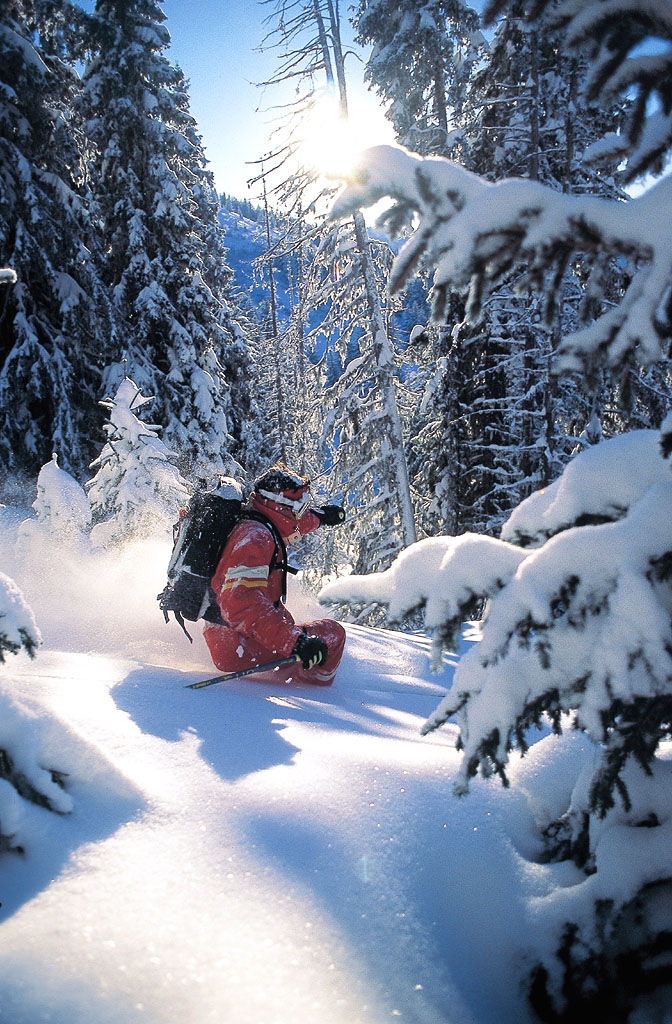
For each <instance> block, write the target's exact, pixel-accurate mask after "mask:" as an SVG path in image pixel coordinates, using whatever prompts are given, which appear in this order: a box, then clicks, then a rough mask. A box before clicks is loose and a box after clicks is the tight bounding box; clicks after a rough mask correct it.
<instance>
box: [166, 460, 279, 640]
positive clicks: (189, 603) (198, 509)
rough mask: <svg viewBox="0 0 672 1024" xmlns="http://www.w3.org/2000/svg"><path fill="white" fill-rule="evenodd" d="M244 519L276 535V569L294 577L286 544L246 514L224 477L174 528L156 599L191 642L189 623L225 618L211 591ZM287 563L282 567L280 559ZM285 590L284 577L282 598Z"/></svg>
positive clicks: (252, 514) (256, 514)
mask: <svg viewBox="0 0 672 1024" xmlns="http://www.w3.org/2000/svg"><path fill="white" fill-rule="evenodd" d="M241 519H254V520H256V521H258V522H262V523H263V524H264V525H265V526H267V527H268V529H269V530H270V531H271V533H272V534H273V539H274V541H275V551H274V554H273V561H272V563H271V568H272V569H280V568H281V569H283V570H284V571H285V572H287V571H289V572H294V571H296V570H293V569H291V568H290V567H289V566H288V565H287V560H286V552H285V545H284V543H283V541H282V538H281V537H280V535H279V533H278V532H277V530H276V528H275V527H274V526H273V524H272V522H271V521H270V519H268V518H267V517H266V516H264V515H262V514H261V513H259V512H252V511H250V510H249V509H243V492H242V489H241V487H240V485H239V484H238V483H237V482H236V481H235V480H233V479H232V478H231V477H221V478H220V481H219V485H218V486H217V487H216V488H215V489H214V490H212V491H199V492H197V493H196V494H195V495H194V497H193V498H192V499H191V501H190V502H189V504H188V506H187V508H186V511H185V512H184V514H183V515H182V516H181V518H180V520H179V522H177V523H176V524H175V526H174V527H173V551H172V554H171V556H170V561H169V563H168V573H167V575H168V583H167V585H166V587H165V588H164V589H163V591H162V592H161V593H160V594H159V595H158V596H157V601H158V602H159V607H160V609H161V611H162V612H163V616H164V618H165V620H166V622H168V621H169V612H172V613H173V615H174V616H175V619H176V620H177V622H179V624H180V626H181V627H182V629H183V630H184V633H185V635H186V636H187V637H188V638H189V640H190V641H191V639H192V638H191V637H190V636H189V633H188V632H187V628H186V626H185V625H184V620H185V619H188V620H189V621H190V622H197V621H198V620H199V619H205V620H206V621H207V622H217V623H221V622H222V621H223V620H222V617H221V614H220V611H219V606H218V604H217V601H216V599H215V594H214V592H213V590H212V587H211V586H210V582H211V580H212V577H213V576H214V574H215V570H216V569H217V566H218V564H219V560H220V558H221V557H222V552H223V551H224V547H225V545H226V542H227V540H228V539H229V536H230V534H231V531H232V530H233V528H234V526H235V525H236V523H239V522H240V521H241ZM280 553H282V559H281V561H279V562H278V555H279V554H280ZM284 591H285V585H284V578H283V597H284Z"/></svg>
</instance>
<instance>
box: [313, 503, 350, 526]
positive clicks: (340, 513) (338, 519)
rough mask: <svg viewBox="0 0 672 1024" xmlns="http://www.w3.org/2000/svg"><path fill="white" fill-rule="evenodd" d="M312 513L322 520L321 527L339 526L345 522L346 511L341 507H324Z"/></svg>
mask: <svg viewBox="0 0 672 1024" xmlns="http://www.w3.org/2000/svg"><path fill="white" fill-rule="evenodd" d="M312 511H313V512H314V513H315V515H316V516H317V517H318V518H319V519H320V526H338V525H339V524H340V523H343V522H345V509H344V508H341V506H340V505H322V507H321V508H314V509H313V510H312Z"/></svg>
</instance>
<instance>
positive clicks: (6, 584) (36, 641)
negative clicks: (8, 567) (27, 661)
mask: <svg viewBox="0 0 672 1024" xmlns="http://www.w3.org/2000/svg"><path fill="white" fill-rule="evenodd" d="M41 643H42V638H41V636H40V631H39V629H38V628H37V623H36V622H35V616H34V615H33V613H32V611H31V609H30V607H29V606H28V604H27V603H26V600H25V598H24V596H23V594H22V593H21V591H20V590H19V588H18V587H17V585H16V583H15V582H14V580H11V579H10V578H9V576H5V575H4V573H1V572H0V662H3V661H4V660H5V653H6V652H9V653H10V654H18V652H19V651H20V650H21V649H23V650H24V651H25V652H26V653H27V654H28V655H29V656H30V657H31V658H32V657H34V655H35V651H36V650H37V648H38V647H39V645H40V644H41Z"/></svg>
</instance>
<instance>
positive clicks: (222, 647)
mask: <svg viewBox="0 0 672 1024" xmlns="http://www.w3.org/2000/svg"><path fill="white" fill-rule="evenodd" d="M252 508H253V510H256V511H261V512H263V514H264V515H265V516H267V518H268V519H270V520H271V521H272V522H273V524H274V526H275V527H276V529H277V530H278V533H279V534H280V538H281V539H280V541H279V542H278V540H277V538H276V537H275V536H274V534H273V533H272V531H271V529H270V528H269V526H267V525H266V524H265V523H263V522H257V521H255V520H253V519H244V520H242V521H241V522H240V523H238V524H237V525H236V526H235V527H234V529H233V530H232V532H231V536H230V537H229V539H228V541H227V543H226V547H225V548H224V552H223V554H222V557H221V559H220V561H219V565H218V566H217V570H216V572H215V575H214V576H213V579H212V589H213V590H214V592H215V597H216V599H217V603H218V605H219V609H220V611H221V613H222V618H223V620H224V625H219V624H214V623H206V625H205V628H204V630H203V636H204V638H205V642H206V643H207V645H208V649H209V651H210V654H211V657H212V660H213V662H214V664H215V665H216V667H217V668H218V669H219V670H220V672H236V671H239V670H241V669H246V668H251V667H253V666H254V665H263V664H264V663H266V662H270V661H275V660H277V659H278V658H284V657H287V656H289V655H290V654H291V653H292V651H293V649H294V645H295V644H296V641H297V640H298V638H299V637H300V636H301V634H302V633H304V632H305V633H309V634H312V635H314V636H318V637H320V639H322V640H323V641H324V642H325V643H326V645H327V647H328V649H329V654H328V656H327V659H326V661H325V662H323V663H322V664H320V665H316V666H315V667H314V668H312V669H304V668H303V666H302V665H301V663H300V662H297V663H296V664H292V665H287V666H283V667H282V668H279V669H277V670H275V671H274V672H272V674H271V675H270V676H269V675H264V674H263V673H259V675H258V676H255V677H254V678H256V679H262V680H266V679H268V678H272V679H273V681H277V680H283V681H286V682H289V681H290V680H291V681H292V682H297V683H309V684H313V685H318V686H330V685H331V683H332V682H333V679H334V676H335V675H336V670H337V668H338V665H339V663H340V660H341V656H342V654H343V648H344V646H345V630H344V629H343V627H342V626H341V624H340V622H336V621H334V620H333V619H319V620H317V621H315V622H307V623H303V624H302V625H297V624H296V622H295V621H294V619H293V617H292V615H291V614H290V612H289V611H288V610H287V608H285V606H284V604H283V596H284V595H283V589H284V575H285V571H284V569H283V563H284V562H285V561H286V557H287V556H286V549H285V543H284V542H285V540H286V538H287V537H289V536H292V534H293V533H294V532H295V531H298V532H299V533H301V534H306V533H310V532H311V531H312V530H315V529H317V527H318V526H320V525H321V521H320V519H319V518H318V516H316V515H315V513H313V512H311V511H310V510H308V511H307V512H304V513H303V515H302V516H301V517H300V519H299V520H298V521H297V520H295V519H294V520H290V519H288V518H287V517H286V516H284V515H279V514H277V513H276V512H274V511H273V510H272V509H270V508H269V507H268V503H267V502H263V501H259V500H258V499H257V498H256V496H255V497H254V498H253V500H252Z"/></svg>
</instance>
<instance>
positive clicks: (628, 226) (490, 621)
mask: <svg viewBox="0 0 672 1024" xmlns="http://www.w3.org/2000/svg"><path fill="white" fill-rule="evenodd" d="M552 18H553V25H554V26H556V27H557V25H558V23H562V24H566V25H567V36H566V38H567V40H568V41H569V43H570V44H571V45H575V44H577V43H580V42H582V41H586V40H588V41H589V42H591V41H592V46H593V48H592V50H591V51H590V53H589V56H590V58H591V60H590V61H589V63H588V67H589V77H588V80H587V86H586V88H587V90H588V95H589V97H592V98H593V99H596V98H603V97H605V94H606V97H605V98H604V103H605V104H606V106H608V105H609V104H610V103H611V102H612V101H613V97H614V96H615V95H619V94H620V90H622V89H627V90H628V91H629V93H630V95H632V96H634V106H633V109H634V111H635V112H636V116H633V118H632V119H631V120H630V121H626V123H625V125H624V132H623V134H621V135H620V136H619V137H618V139H613V140H612V141H611V142H609V141H607V142H606V143H605V147H606V149H608V150H609V152H613V150H614V146H617V148H618V152H619V155H620V156H621V157H622V156H623V155H624V152H625V147H626V145H627V146H628V147H629V148H628V153H629V161H628V166H629V173H630V174H631V175H632V176H636V175H637V174H640V173H642V172H643V171H644V170H651V171H653V172H656V171H658V170H659V169H660V162H661V154H662V153H663V152H666V153H669V151H670V146H671V144H672V120H671V119H670V117H669V115H667V114H666V113H665V112H666V111H668V110H669V109H670V103H669V100H670V94H669V82H670V81H671V80H672V78H671V76H670V67H671V66H672V6H671V5H670V3H669V2H668V0H665V2H664V3H656V4H655V5H647V4H639V3H637V2H633V3H632V5H628V4H627V3H626V4H624V3H618V4H616V3H614V4H612V3H610V2H608V0H607V2H604V3H602V2H595V0H583V2H578V3H575V2H571V3H566V4H560V5H559V6H558V7H557V8H555V7H553V11H552ZM655 33H657V34H658V35H659V37H660V42H661V43H662V45H661V46H659V47H658V48H654V49H655V53H653V54H652V55H649V54H648V53H641V52H639V50H638V44H639V43H641V42H642V41H643V39H644V38H645V37H646V36H647V35H651V34H655ZM652 68H655V75H654V74H652ZM605 147H603V148H602V149H601V150H600V148H599V147H598V148H597V149H596V150H595V154H596V155H600V152H602V153H603V152H604V151H605ZM385 195H387V196H391V197H392V199H393V205H394V209H393V210H392V212H391V214H390V217H389V218H388V222H391V223H399V222H400V221H401V220H402V219H403V218H404V217H408V216H409V215H410V214H411V212H413V213H414V214H415V215H416V216H417V222H416V223H417V229H416V231H415V232H414V234H413V235H412V237H411V238H410V239H409V240H408V241H407V242H406V243H405V245H404V246H403V247H402V249H401V251H400V253H399V255H398V257H397V260H396V265H395V268H394V270H393V274H392V284H393V286H399V285H400V284H401V283H402V282H403V280H404V279H405V278H406V277H407V276H408V274H409V273H411V272H412V271H413V269H414V267H415V266H417V265H418V263H419V262H420V261H423V260H425V261H427V262H428V263H429V265H430V266H432V267H433V268H434V289H433V304H434V311H435V316H436V318H437V319H438V321H439V322H440V323H443V322H444V320H445V316H446V312H447V303H448V302H449V298H450V296H451V295H452V294H453V293H454V291H455V290H459V289H465V290H467V289H468V299H467V305H466V311H465V312H466V318H467V319H470V320H471V321H474V320H476V319H477V318H478V317H479V315H480V312H481V310H482V308H483V304H484V302H486V301H487V299H488V296H489V295H491V294H492V292H493V290H494V289H496V288H497V287H498V286H499V285H500V284H501V282H502V280H504V279H505V278H506V277H507V275H508V274H509V273H510V271H511V268H512V266H514V265H515V264H516V263H517V262H520V263H521V264H524V265H525V270H526V277H527V284H528V285H529V286H530V287H533V288H537V289H539V290H543V291H544V292H545V298H546V302H547V304H548V307H549V309H548V315H549V317H552V316H553V310H554V303H555V302H556V300H557V298H558V292H559V290H560V289H561V284H562V277H563V274H562V271H564V268H565V267H566V266H567V265H568V263H569V261H570V260H571V259H572V258H574V257H575V256H576V254H577V253H588V254H594V255H595V256H596V257H599V256H601V255H605V256H608V257H611V258H613V257H616V258H619V257H622V258H623V259H627V260H629V261H630V265H631V267H632V268H633V275H632V278H631V279H630V281H629V283H628V284H627V287H626V288H625V291H624V294H623V296H622V299H621V301H620V302H619V303H617V304H615V303H613V302H610V303H604V304H601V303H599V302H596V303H595V304H594V305H591V306H590V308H589V309H586V321H585V323H584V324H582V325H578V326H577V329H575V330H573V331H572V332H571V333H569V334H566V335H565V336H564V337H563V338H562V340H561V341H560V343H559V345H558V348H557V350H556V352H555V355H554V360H555V369H556V371H557V372H560V373H561V372H568V371H573V372H582V373H584V374H585V376H586V377H587V379H589V380H590V381H594V380H595V379H596V378H597V377H598V376H599V375H600V374H602V373H603V372H604V371H605V370H610V371H612V372H613V373H614V374H615V376H616V377H617V378H618V379H620V380H623V377H624V375H625V374H627V373H628V372H630V370H631V369H632V368H633V367H635V366H636V365H640V366H641V367H643V368H648V367H651V366H654V365H655V364H657V363H658V364H662V365H663V366H665V367H667V366H668V365H669V364H668V360H669V339H670V336H671V335H672V314H671V310H670V302H669V296H670V289H671V287H672V258H671V256H670V245H669V239H668V235H669V232H668V231H667V226H666V225H667V215H669V214H670V213H671V212H672V187H671V186H670V179H669V178H666V177H663V178H661V179H660V180H658V181H657V182H656V183H655V184H653V185H652V186H651V187H650V188H649V189H648V190H647V191H645V192H644V193H643V194H641V195H639V196H638V197H637V198H636V199H632V200H630V201H629V202H622V201H616V200H608V199H604V198H600V197H596V196H593V195H591V194H589V193H586V194H583V195H569V194H566V193H562V192H558V191H557V190H555V189H553V188H549V187H544V186H543V185H541V184H540V183H539V182H536V181H530V180H521V179H512V178H510V179H507V180H504V181H501V182H496V183H490V182H488V181H487V180H485V179H484V178H482V177H479V176H478V175H476V174H474V173H470V172H469V171H467V170H465V169H464V168H462V167H460V166H458V165H457V164H454V163H451V162H450V161H445V160H432V161H429V160H422V159H420V158H419V157H415V156H413V155H411V154H409V153H407V152H405V151H403V150H395V149H393V148H390V147H382V148H380V149H378V150H372V151H369V153H368V155H366V156H365V159H364V160H363V162H362V165H361V166H360V168H359V169H358V171H357V175H356V178H354V179H353V181H352V182H351V183H349V184H348V186H347V187H346V189H345V190H344V193H343V194H342V195H341V197H340V199H339V200H338V201H337V203H336V207H335V213H336V214H337V215H338V214H343V215H346V214H348V213H349V212H350V210H351V209H352V207H353V206H355V205H361V204H363V203H364V204H367V203H372V202H375V201H376V200H378V199H380V198H381V197H382V196H385ZM597 294H598V293H597V292H596V295H597ZM671 455H672V415H668V416H667V418H666V419H665V421H664V423H663V424H662V427H661V429H660V431H657V430H651V431H637V432H631V433H629V434H625V435H623V436H622V437H615V438H612V439H611V440H609V441H605V442H603V443H601V444H597V445H595V446H594V447H592V448H590V449H589V450H587V451H586V452H584V453H582V454H580V455H578V456H577V457H576V458H575V459H574V461H572V462H570V464H569V465H568V467H567V469H566V470H565V471H564V473H563V475H562V476H561V477H560V478H559V479H558V480H557V481H556V482H555V483H554V484H553V485H552V486H551V487H547V488H545V489H542V490H540V491H538V492H537V493H536V494H534V495H532V496H530V497H529V498H528V499H527V501H525V502H523V503H522V504H521V505H520V506H519V507H518V509H517V510H516V511H515V512H514V513H513V514H512V516H511V517H510V519H509V521H508V523H507V524H506V526H505V528H504V530H503V532H502V537H501V539H495V538H492V537H483V536H475V535H471V534H467V535H465V536H462V537H457V538H455V537H437V538H432V539H428V540H425V541H421V542H420V543H419V544H418V545H416V546H411V547H410V548H408V549H407V550H406V551H405V552H404V553H403V554H402V555H401V556H400V557H399V559H398V560H397V562H396V563H395V564H394V565H393V566H392V567H391V569H390V570H389V571H388V573H382V574H378V576H370V577H349V578H347V579H344V580H342V581H338V582H337V583H335V584H332V585H331V586H330V587H329V588H327V590H325V593H324V598H325V599H327V600H339V601H340V600H349V601H355V602H361V601H364V600H368V601H373V602H377V603H380V602H383V603H387V604H388V605H389V607H390V611H391V613H392V615H393V616H395V617H399V616H400V615H402V614H405V613H407V612H408V611H409V610H410V609H412V608H422V609H424V615H425V621H426V624H427V626H428V628H430V629H431V630H432V632H433V633H434V635H435V637H436V645H437V656H438V654H439V652H440V651H441V650H442V649H443V648H444V647H445V646H452V645H453V644H454V638H455V635H456V631H457V630H459V627H460V624H461V623H462V622H463V621H464V619H465V617H466V618H468V617H473V616H478V617H480V618H481V624H480V628H481V640H480V643H478V644H476V645H475V646H474V648H473V650H472V651H471V652H470V653H469V654H468V655H467V656H465V657H464V658H463V659H462V661H461V663H460V666H459V668H458V670H457V672H456V676H455V685H454V687H453V689H452V690H451V692H450V693H449V694H448V695H447V697H446V698H445V701H444V702H443V703H442V705H441V706H440V707H439V708H438V709H437V711H436V713H435V715H433V716H432V718H431V719H430V720H429V721H428V723H427V726H426V729H427V730H430V729H433V728H436V727H437V726H439V725H440V724H441V723H442V722H443V721H445V720H446V719H447V718H448V717H450V716H457V720H458V724H459V726H460V737H461V739H460V742H461V746H462V749H463V750H464V761H463V766H462V771H461V773H460V775H459V777H458V783H457V787H458V791H460V792H464V791H465V790H466V788H467V786H468V783H469V779H470V778H471V777H472V776H473V775H474V774H475V773H476V772H477V771H478V770H479V769H480V770H482V771H483V772H484V773H486V774H490V773H493V772H496V773H498V774H499V775H500V776H501V777H502V778H503V779H505V778H506V771H507V763H508V761H509V758H510V754H511V752H512V751H513V750H518V751H522V752H524V751H525V749H526V744H527V743H528V741H529V732H528V730H529V727H530V726H532V725H534V724H542V723H550V724H551V725H552V727H553V728H554V729H556V730H558V729H561V728H569V727H572V726H574V727H575V728H577V729H579V730H581V731H583V733H584V734H585V735H586V736H587V737H590V739H591V740H592V741H593V744H594V746H593V757H592V758H591V759H589V760H588V763H587V764H584V763H582V764H581V765H578V764H577V766H576V767H577V771H579V770H580V769H581V774H580V775H579V777H578V778H577V779H576V785H575V787H574V790H573V793H572V794H571V798H570V800H569V802H568V805H567V806H566V807H564V808H562V809H560V813H557V811H556V814H555V816H554V817H553V818H552V819H548V818H547V819H545V820H539V821H538V822H537V824H538V828H539V844H538V857H539V859H540V860H549V859H550V860H558V861H561V860H569V861H573V863H574V864H575V865H576V866H577V867H579V868H580V869H581V872H582V873H581V875H579V877H578V881H577V882H576V884H575V885H574V886H567V887H565V888H564V889H563V893H562V899H561V900H556V901H550V905H549V907H548V908H547V909H548V912H549V913H551V914H552V915H553V918H552V919H553V920H554V922H555V926H556V933H557V947H556V950H555V956H554V955H553V951H552V950H547V951H545V952H543V953H542V954H541V957H542V958H541V960H539V959H538V958H539V956H540V953H539V952H537V953H536V957H537V961H538V962H537V964H536V966H534V967H533V968H532V970H531V973H530V977H529V979H528V982H529V985H530V998H531V1000H532V1003H533V1006H534V1008H535V1010H536V1012H537V1014H538V1015H539V1016H540V1018H541V1019H542V1020H548V1021H570V1020H576V1019H579V1018H582V1019H583V1018H585V1016H586V1015H587V1014H589V1013H594V1014H595V1015H596V1016H601V1018H602V1019H605V1016H606V1019H609V1020H610V1021H614V1022H626V1021H634V1020H661V1019H664V1017H663V1016H661V1014H662V1013H663V1009H664V1007H665V1006H666V1005H667V1006H668V1007H669V998H670V994H671V992H670V989H671V987H670V980H669V979H670V971H669V965H670V957H671V956H672V943H670V935H671V934H672V914H671V913H670V906H671V905H672V870H671V869H670V860H669V850H670V842H671V841H672V835H671V830H672V806H671V805H670V801H669V797H668V794H669V775H670V772H669V756H667V753H668V751H669V744H670V740H671V738H672V624H671V621H672V620H671V612H672V528H671V526H670V522H671V520H670V516H669V509H670V502H671V500H672V479H671V477H670V472H671V469H670V456H671ZM484 611H485V614H484ZM624 843H628V844H632V845H634V847H635V848H636V849H638V850H639V851H640V855H639V856H638V857H635V858H630V863H631V864H635V865H636V867H635V870H634V871H633V872H632V874H631V875H629V876H628V878H627V879H624V878H623V877H622V876H621V877H619V873H618V871H615V872H614V871H612V870H610V868H611V867H612V866H613V864H614V858H615V857H616V851H617V850H618V849H619V847H622V845H623V844H624ZM529 955H530V958H531V959H530V963H531V964H533V963H534V959H533V958H534V956H535V951H532V950H530V951H529Z"/></svg>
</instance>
